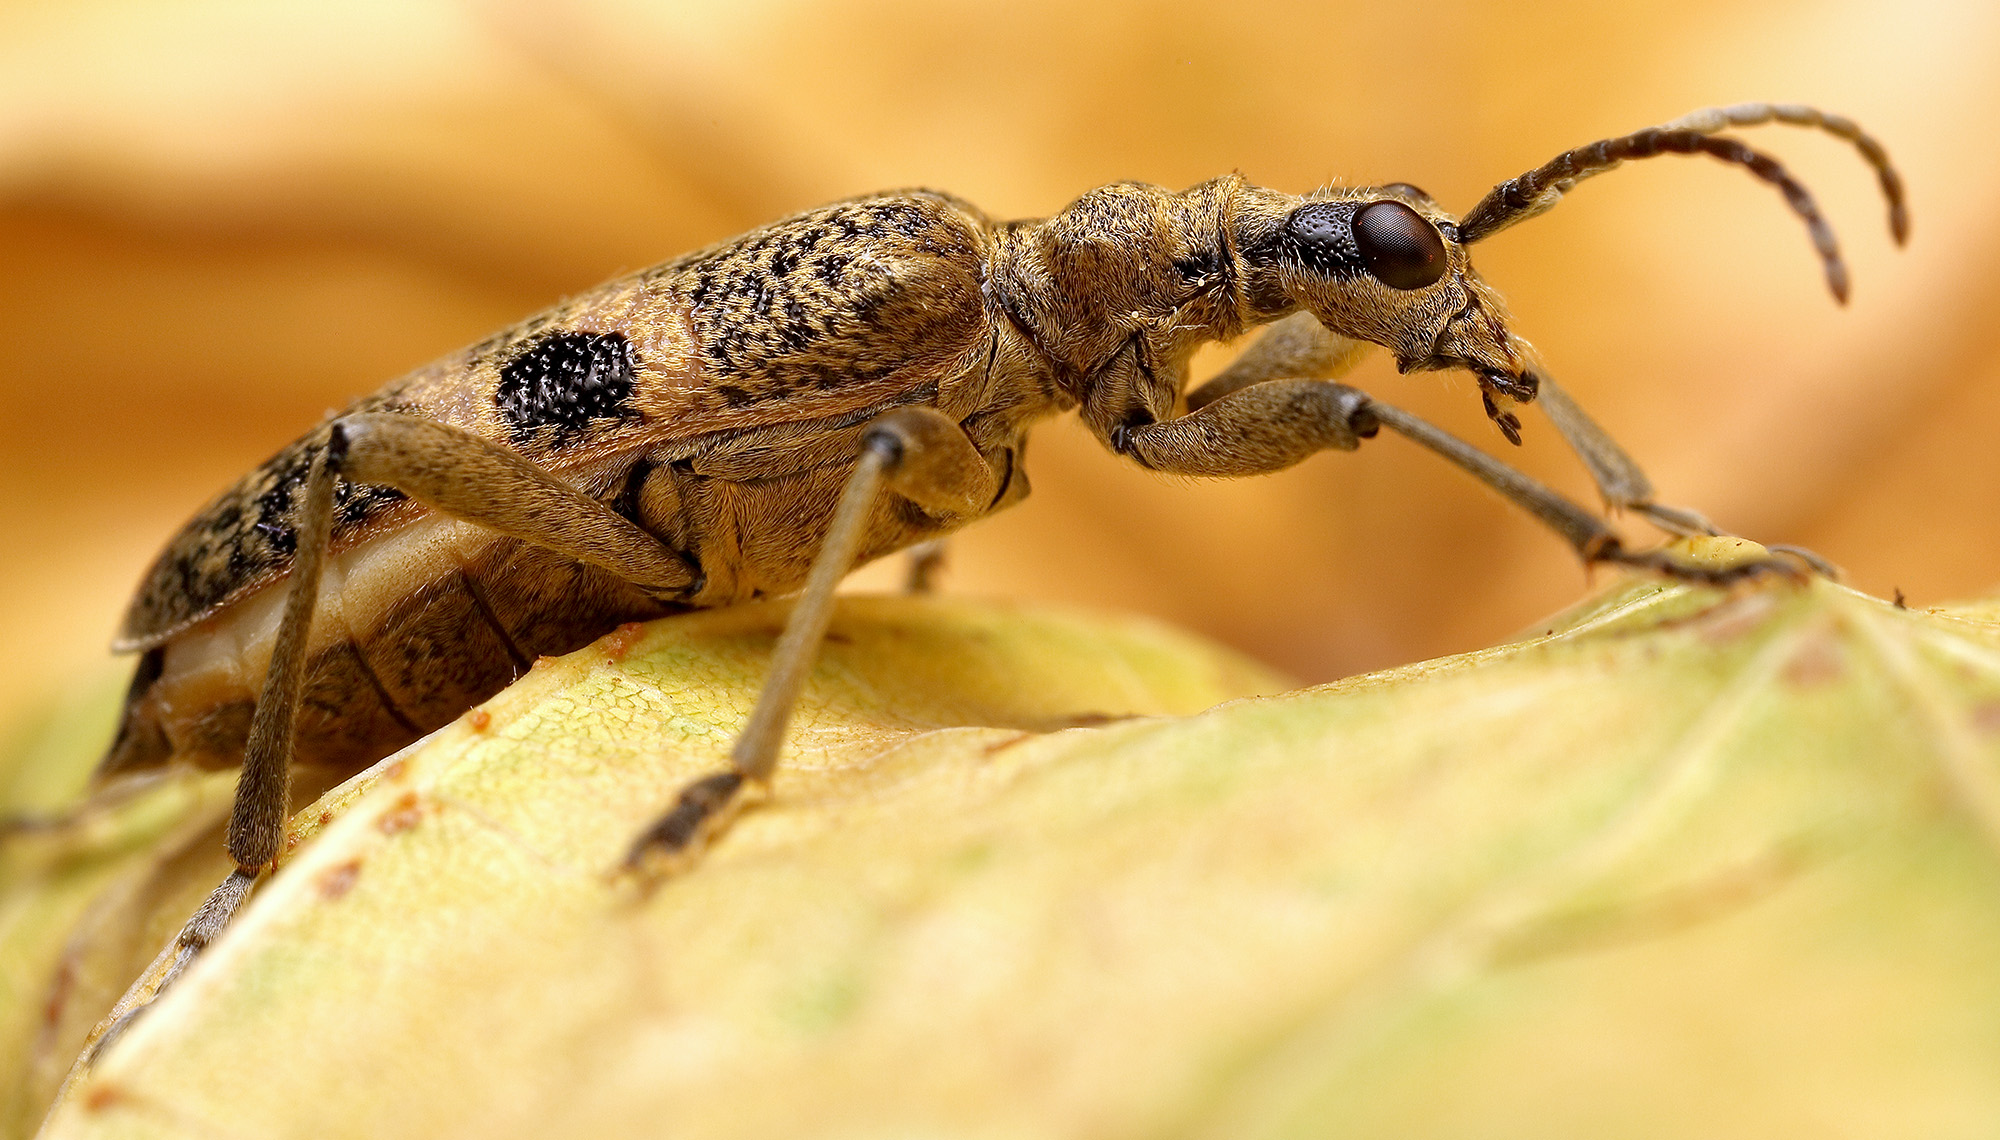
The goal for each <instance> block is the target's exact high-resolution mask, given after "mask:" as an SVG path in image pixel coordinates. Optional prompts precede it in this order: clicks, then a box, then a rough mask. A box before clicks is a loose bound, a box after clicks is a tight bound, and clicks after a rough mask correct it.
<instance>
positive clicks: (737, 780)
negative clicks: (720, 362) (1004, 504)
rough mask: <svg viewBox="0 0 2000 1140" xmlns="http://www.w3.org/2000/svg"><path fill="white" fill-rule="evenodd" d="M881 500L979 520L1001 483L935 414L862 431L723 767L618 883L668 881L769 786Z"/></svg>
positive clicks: (668, 818) (916, 410)
mask: <svg viewBox="0 0 2000 1140" xmlns="http://www.w3.org/2000/svg"><path fill="white" fill-rule="evenodd" d="M885 490H886V491H888V492H890V493H892V494H896V495H900V496H902V497H903V498H905V499H908V500H910V501H911V502H914V503H916V504H917V505H918V506H920V507H923V508H925V509H926V510H929V511H933V512H936V513H942V514H960V515H978V514H980V513H983V512H984V511H985V510H986V509H987V507H988V506H989V505H990V504H991V503H992V502H993V498H994V496H995V495H996V494H998V493H999V480H998V478H997V477H996V476H995V474H994V472H993V468H992V467H991V465H989V464H988V463H987V462H986V459H985V457H984V456H982V455H980V454H979V450H978V448H976V447H974V446H973V443H972V440H971V439H969V438H968V437H967V436H966V434H965V432H964V431H963V430H962V429H960V428H959V426H958V425H957V424H955V423H953V422H952V421H951V419H950V417H948V416H946V415H944V414H943V413H941V412H938V411H936V410H935V409H932V408H924V407H909V408H900V409H897V410H896V411H893V412H889V413H887V414H885V415H883V416H880V417H878V418H876V419H875V420H874V421H873V422H871V423H870V424H869V425H868V427H867V428H866V430H865V431H863V433H862V436H861V454H860V456H859V458H858V459H857V460H856V461H855V465H854V471H853V473H852V474H851V475H849V476H848V478H847V485H846V487H845V488H844V489H843V490H842V491H841V494H840V503H839V505H838V506H837V507H835V508H834V513H833V520H832V522H831V523H830V524H829V525H828V528H827V532H826V538H825V539H824V540H823V541H822V542H821V544H820V549H819V554H818V556H817V557H816V558H815V559H814V560H813V565H812V571H811V573H810V574H809V575H808V576H807V578H806V584H805V588H804V589H803V590H802V591H800V593H799V595H798V600H797V601H796V602H795V603H793V605H792V612H791V615H790V616H789V617H788V618H787V619H786V621H785V630H784V633H783V634H782V635H780V636H779V638H778V645H777V648H776V650H775V651H773V653H772V655H771V672H770V675H769V676H768V677H766V678H765V680H764V688H763V690H762V691H761V692H759V693H758V694H757V704H756V706H755V707H754V708H752V709H751V711H750V719H749V720H748V721H746V722H745V723H744V726H743V730H742V732H740V733H739V734H738V735H737V737H736V743H735V744H734V745H733V746H732V747H731V748H730V752H729V767H728V768H727V769H726V770H724V771H721V772H717V773H714V774H712V775H709V776H705V777H703V778H701V779H699V780H696V781H694V782H693V783H691V784H689V785H688V786H687V787H685V788H683V789H682V790H681V793H680V795H679V796H678V797H677V798H676V799H675V801H674V805H673V807H672V808H670V809H669V810H668V811H667V813H666V814H665V815H664V816H662V817H661V818H660V819H659V821H658V822H656V823H654V824H653V825H652V826H651V827H649V828H647V829H646V830H645V831H644V832H643V833H641V834H640V836H639V838H638V839H637V840H636V841H634V842H633V844H632V847H631V850H630V851H629V852H628V853H627V854H626V856H625V861H624V863H623V864H622V865H621V866H620V871H621V872H622V873H628V874H637V875H640V876H642V877H644V878H652V877H655V876H657V875H660V874H665V873H670V872H671V871H672V870H674V869H675V868H676V867H678V866H679V865H680V864H682V863H684V862H685V861H686V860H688V859H689V858H691V857H693V856H694V855H696V854H698V853H699V851H700V850H701V848H702V847H703V846H705V845H706V843H707V842H708V840H709V839H710V837H712V836H713V835H714V834H715V833H716V832H717V831H719V830H720V829H721V828H722V827H723V826H725V825H726V824H727V823H728V820H729V818H730V817H731V816H732V815H733V814H734V813H735V811H736V809H737V808H738V806H740V798H739V797H740V793H741V792H742V791H743V787H744V785H745V784H765V783H768V782H769V781H770V778H771V773H772V771H773V770H774V769H775V768H776V767H777V762H778V746H779V745H780V743H782V741H783V737H784V731H785V726H786V724H787V723H788V722H789V721H790V720H791V716H792V708H793V706H794V705H796V704H797V703H798V698H799V691H800V689H802V688H803V687H804V685H805V680H806V673H807V671H808V670H809V669H810V668H811V667H812V663H813V659H814V657H815V656H816V655H817V653H818V650H819V644H820V640H821V638H823V637H824V636H825V634H826V626H827V621H828V619H829V618H830V617H831V616H832V611H833V592H834V588H835V587H836V586H838V585H839V584H840V580H841V579H842V578H844V577H846V576H847V572H848V571H849V570H851V569H853V568H854V562H855V559H856V558H857V557H859V555H860V553H861V547H862V543H863V541H864V539H865V538H866V537H867V532H868V523H869V520H870V518H871V517H872V516H873V515H874V514H875V511H876V508H877V505H878V502H879V500H880V499H881V497H882V493H883V492H884V491H885Z"/></svg>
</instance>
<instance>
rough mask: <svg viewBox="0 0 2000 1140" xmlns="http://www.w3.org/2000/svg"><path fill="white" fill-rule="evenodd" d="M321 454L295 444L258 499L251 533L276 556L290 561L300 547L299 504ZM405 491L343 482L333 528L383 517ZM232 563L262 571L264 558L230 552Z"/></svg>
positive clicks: (336, 500) (337, 489)
mask: <svg viewBox="0 0 2000 1140" xmlns="http://www.w3.org/2000/svg"><path fill="white" fill-rule="evenodd" d="M317 454H319V447H318V445H317V444H314V445H311V446H300V445H294V446H293V447H291V448H289V449H288V450H287V451H286V452H285V453H284V454H282V455H280V456H279V462H278V464H277V467H276V470H275V471H274V472H273V473H272V476H271V484H270V486H268V487H266V488H265V490H264V493H263V494H261V495H259V496H257V521H256V522H255V523H253V524H251V531H252V532H253V533H255V534H256V535H258V536H259V537H261V538H262V539H263V542H264V545H265V546H266V547H267V548H268V549H269V550H270V551H271V552H272V553H274V554H277V555H279V556H280V557H285V558H289V557H291V556H292V554H294V553H295V552H296V551H297V550H298V547H299V536H298V530H297V528H296V527H295V526H294V525H293V524H294V522H295V521H296V519H295V516H294V510H295V504H296V503H297V502H298V499H299V496H300V495H302V494H303V493H304V492H305V485H306V477H307V476H308V475H310V474H311V473H312V463H313V457H314V456H315V455H317ZM404 497H405V496H404V495H403V493H402V492H401V491H398V490H396V489H395V488H393V487H382V486H377V485H376V484H373V483H350V482H348V481H347V480H345V479H343V480H341V481H340V482H339V483H338V484H336V485H335V487H334V492H333V527H334V530H335V531H336V532H339V531H341V530H344V529H346V528H349V527H354V526H359V525H360V524H362V523H365V522H367V521H368V520H369V519H371V518H373V517H375V516H376V515H378V514H380V513H381V512H382V510H383V509H384V508H386V507H387V506H389V505H390V504H391V503H399V502H402V501H403V499H404ZM230 559H231V561H232V564H233V565H234V566H235V567H236V568H237V569H239V570H247V569H251V568H253V566H254V567H256V568H261V563H262V562H263V560H262V559H257V558H254V557H253V556H252V554H251V552H250V551H247V550H244V549H242V547H241V545H240V544H239V546H238V548H236V549H232V550H231V551H230Z"/></svg>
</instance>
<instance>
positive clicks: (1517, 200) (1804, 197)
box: [1458, 127, 1901, 304]
mask: <svg viewBox="0 0 2000 1140" xmlns="http://www.w3.org/2000/svg"><path fill="white" fill-rule="evenodd" d="M1877 149H1880V148H1879V147H1878V148H1877ZM1662 154H1706V155H1711V156H1713V157H1715V158H1718V159H1721V160H1722V161H1724V162H1728V163H1734V164H1735V165H1737V166H1741V167H1743V168H1745V169H1747V170H1748V171H1750V173H1752V174H1754V175H1756V176H1757V177H1759V178H1761V179H1763V180H1764V181H1766V182H1769V183H1771V184H1772V185H1774V186H1776V187H1777V188H1778V190H1779V192H1780V193H1782V194H1784V196H1785V201H1786V202H1787V203H1789V204H1790V205H1791V207H1792V212H1793V213H1795V214H1797V215H1798V216H1799V218H1800V219H1801V220H1803V221H1804V222H1805V224H1806V230H1807V232H1808V233H1810V234H1811V235H1812V243H1813V248H1814V249H1816V250H1818V251H1819V258H1820V263H1821V264H1822V265H1823V266H1824V267H1825V269H1826V284H1827V288H1829V289H1831V290H1833V295H1834V297H1835V298H1837V299H1838V300H1840V301H1841V302H1842V303H1843V304H1844V303H1846V301H1847V265H1846V263H1845V262H1843V261H1841V259H1840V244H1839V243H1838V242H1836V241H1835V240H1834V237H1833V227H1831V226H1829V225H1827V224H1826V219H1825V218H1824V217H1822V216H1820V212H1819V204H1818V203H1816V202H1814V201H1813V197H1812V194H1811V193H1810V192H1808V191H1807V190H1806V188H1805V186H1804V185H1803V184H1802V183H1800V182H1799V180H1798V179H1796V178H1793V177H1792V176H1791V173H1790V172H1789V171H1787V170H1786V169H1785V168H1784V167H1783V166H1781V165H1779V163H1778V160H1777V159H1775V158H1772V157H1771V156H1770V155H1767V154H1763V153H1761V152H1759V151H1754V150H1751V149H1750V148H1749V147H1747V146H1745V145H1744V144H1742V143H1740V142H1738V141H1737V140H1735V139H1732V138H1718V137H1716V136H1714V135H1710V134H1706V133H1704V132H1702V131H1700V130H1695V129H1692V128H1687V127H1648V128H1647V129H1645V130H1643V131H1636V132H1634V133H1632V134H1629V135H1623V136H1621V137H1619V138H1612V139H1599V140H1598V141H1596V142H1594V143H1591V144H1590V145H1589V146H1580V147H1577V148H1576V149H1575V150H1566V151H1564V152H1563V153H1561V154H1559V155H1557V156H1555V157H1554V158H1552V159H1550V160H1549V161H1547V162H1545V163H1543V164H1542V165H1540V166H1538V167H1536V168H1535V169H1533V170H1530V171H1528V172H1527V173H1526V174H1522V175H1518V176H1516V177H1513V178H1509V179H1508V180H1507V181H1505V182H1502V183H1501V184H1500V185H1498V186H1495V187H1494V188H1493V189H1492V190H1489V191H1488V192H1487V194H1486V197H1484V198H1481V199H1480V200H1479V204H1478V205H1476V206H1474V207H1473V208H1472V209H1471V210H1470V211H1469V212H1467V214H1466V215H1465V217H1464V218H1462V219H1460V221H1459V223H1458V234H1459V241H1460V242H1461V243H1463V244H1465V245H1471V244H1472V243H1473V242H1476V241H1479V240H1480V239H1482V238H1487V237H1491V236H1492V235H1494V234H1496V233H1498V232H1500V231H1501V230H1503V229H1506V228H1507V227H1508V226H1511V225H1513V224H1514V223H1516V222H1521V221H1525V220H1527V219H1529V218H1532V217H1534V216H1536V215H1537V214H1542V213H1546V212H1547V211H1549V210H1550V209H1552V208H1554V206H1555V204H1556V203H1557V202H1560V201H1561V200H1562V196H1563V195H1564V194H1567V193H1568V192H1569V191H1570V190H1571V188H1573V187H1574V186H1575V185H1576V184H1577V183H1579V182H1581V181H1583V180H1584V179H1586V178H1594V177H1596V176H1597V175H1599V174H1603V173H1604V172H1606V171H1608V170H1615V169H1617V167H1618V166H1619V164H1621V163H1623V162H1625V161H1626V160H1627V159H1641V158H1655V157H1658V156H1659V155H1662ZM1895 185H1896V186H1897V187H1898V189H1899V190H1900V187H1901V183H1900V182H1897V183H1895ZM1898 201H1900V199H1898ZM1892 216H1893V215H1892Z"/></svg>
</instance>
